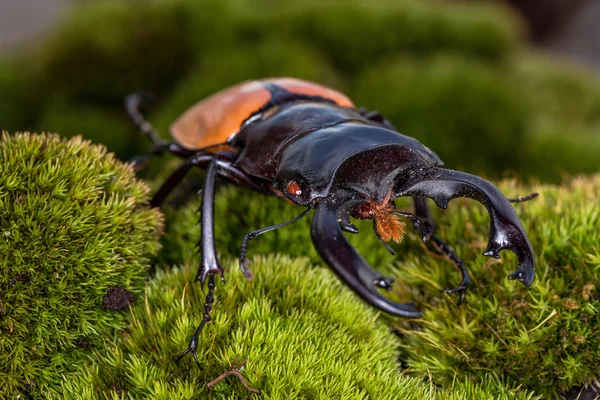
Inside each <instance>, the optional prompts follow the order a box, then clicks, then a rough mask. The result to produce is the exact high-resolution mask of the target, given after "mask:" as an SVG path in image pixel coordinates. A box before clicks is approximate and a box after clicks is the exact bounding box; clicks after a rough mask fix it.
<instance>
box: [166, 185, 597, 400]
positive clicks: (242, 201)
mask: <svg viewBox="0 0 600 400" xmlns="http://www.w3.org/2000/svg"><path fill="white" fill-rule="evenodd" d="M499 186H500V189H501V190H502V191H503V193H505V194H506V195H507V196H508V197H517V196H519V195H523V194H527V193H531V192H533V191H535V192H539V193H540V197H538V198H537V199H535V200H532V201H530V202H527V203H522V204H516V205H515V209H516V210H517V212H518V214H519V215H520V218H521V220H522V222H523V225H524V227H525V230H526V232H528V235H529V237H530V239H531V241H532V244H533V246H534V250H535V252H536V257H537V262H538V265H537V277H536V281H535V282H534V284H533V286H532V287H531V288H530V289H525V288H524V287H523V286H522V285H521V284H520V283H518V282H515V281H509V280H507V279H506V277H507V276H508V275H509V273H510V272H512V270H514V268H515V266H516V257H514V255H513V254H512V253H510V252H508V253H507V252H503V253H502V257H503V258H502V259H501V260H491V259H489V258H487V257H484V256H482V255H481V253H482V252H483V251H484V250H485V247H486V244H487V235H488V229H489V222H488V221H489V219H488V218H489V217H488V215H487V212H486V210H485V209H484V208H483V207H482V206H481V205H479V204H478V203H475V202H473V201H469V200H465V199H458V200H454V201H452V202H450V205H449V208H448V210H445V211H442V210H439V209H437V208H436V207H435V206H434V205H433V204H432V207H433V210H434V212H435V213H436V220H437V222H438V229H439V235H440V236H441V237H442V238H444V239H445V240H446V241H447V242H448V243H449V244H450V245H451V246H452V247H454V249H455V250H456V252H457V253H458V254H459V255H460V256H461V257H462V259H463V260H464V261H465V263H466V265H467V267H468V269H469V270H470V272H471V278H472V282H473V283H472V287H471V289H470V291H469V293H468V295H467V302H466V304H464V305H462V306H461V307H456V305H455V302H456V298H455V297H454V296H449V295H442V294H440V290H441V289H446V288H451V287H454V286H456V284H457V283H458V280H459V276H458V273H457V272H455V271H454V268H453V266H452V264H451V263H450V262H448V261H447V260H445V259H443V258H442V259H441V258H439V257H437V256H436V252H435V251H434V250H433V249H432V248H428V249H427V250H425V249H424V248H423V246H422V245H421V244H420V243H419V242H420V240H419V237H418V235H416V234H415V233H412V232H409V233H408V235H407V238H406V239H405V240H404V242H402V243H401V244H393V245H392V247H393V248H394V250H396V256H391V255H389V254H388V253H387V252H386V250H385V249H384V248H383V246H381V244H380V243H379V242H378V240H377V238H376V237H375V235H374V234H373V233H372V226H371V223H370V222H368V221H367V222H359V224H358V226H359V229H360V230H361V233H360V234H359V235H349V239H350V241H351V242H352V243H353V245H354V246H355V247H356V248H357V249H358V250H359V251H360V252H361V254H363V255H364V256H365V258H366V259H367V260H368V261H369V262H370V263H371V264H372V265H374V266H376V267H377V269H378V270H380V271H381V272H383V273H385V274H388V275H390V276H395V277H397V281H396V286H395V293H394V295H393V296H394V298H395V299H396V300H399V301H416V302H417V304H419V305H420V307H421V309H423V310H424V311H426V316H425V317H424V318H423V319H422V320H419V321H414V320H411V321H407V320H396V321H392V324H393V326H394V328H395V329H396V330H398V331H399V332H400V333H401V337H402V340H401V344H402V349H403V350H402V356H401V359H402V360H403V363H406V364H404V365H406V366H408V367H409V371H412V373H414V374H415V376H418V377H421V376H426V375H427V374H429V373H431V374H433V375H432V376H433V382H434V383H435V384H440V385H443V387H446V386H447V385H449V384H450V383H451V382H453V381H454V379H455V377H469V379H472V380H473V381H474V382H479V383H481V382H485V381H486V380H487V379H489V378H488V374H489V373H494V374H496V375H497V376H501V377H503V378H505V379H506V380H507V382H508V383H509V384H511V385H513V386H518V385H522V386H523V387H525V388H528V389H530V390H532V391H533V392H534V393H536V394H540V395H543V396H544V397H548V398H552V397H556V396H557V395H558V394H559V393H562V392H563V391H565V390H566V389H568V388H570V387H573V386H578V385H581V384H585V383H590V382H593V381H594V380H595V379H598V377H599V376H600V369H599V368H598V365H600V364H599V361H600V347H599V345H598V343H599V339H600V314H599V313H598V311H597V310H598V308H599V307H600V292H599V291H598V289H599V288H600V282H599V281H598V276H600V264H599V260H600V258H599V257H600V255H599V253H598V242H599V239H600V233H599V231H598V226H600V201H599V200H598V199H599V198H600V175H595V176H593V177H591V178H574V179H572V180H570V181H566V182H565V184H564V186H562V187H559V186H552V185H534V186H524V185H520V184H517V183H516V182H515V181H512V180H510V181H504V182H502V183H501V184H500V185H499ZM197 204H198V202H197V201H192V204H190V205H188V206H186V207H184V208H183V209H182V210H179V211H174V210H168V209H167V221H168V222H167V223H168V226H167V231H168V233H167V235H165V238H164V240H165V241H164V251H163V252H162V253H161V257H162V259H163V260H164V261H165V262H169V263H171V262H174V263H183V262H185V263H197V256H196V255H195V248H194V245H195V243H196V241H197V237H198V226H197V219H198V215H197V214H195V209H196V208H197ZM397 206H398V207H399V208H405V209H406V210H407V211H411V205H410V203H409V202H406V201H404V200H403V199H399V200H398V202H397ZM300 212H301V208H299V207H293V206H290V205H288V204H286V203H285V202H282V201H280V200H278V199H271V198H265V197H263V196H259V195H256V194H253V193H251V192H248V191H244V190H241V189H239V188H234V187H231V186H228V187H224V188H222V190H221V191H220V192H219V196H218V200H217V204H216V214H217V217H216V221H217V223H216V227H215V229H216V233H215V235H216V238H217V248H218V249H219V251H221V252H224V253H227V254H231V255H238V254H239V246H240V243H241V240H242V238H243V236H244V234H245V233H247V232H249V231H252V230H255V229H258V228H262V227H265V226H269V225H273V224H276V223H278V222H282V221H286V220H289V219H292V218H293V217H295V216H297V215H298V214H299V213H300ZM309 233H310V218H307V219H305V220H301V221H299V222H298V223H296V224H294V226H293V227H286V228H282V229H279V230H277V231H275V232H270V233H268V234H265V235H262V236H260V237H258V238H257V239H255V240H253V241H251V242H250V245H249V254H251V255H257V254H269V253H271V252H273V251H278V252H282V251H283V252H286V253H287V254H290V255H293V256H307V257H309V259H310V260H311V262H313V263H315V264H321V265H322V264H323V261H322V260H320V258H319V257H318V255H317V254H316V252H315V251H314V249H313V246H312V244H311V239H310V235H309Z"/></svg>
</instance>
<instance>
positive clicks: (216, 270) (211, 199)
mask: <svg viewBox="0 0 600 400" xmlns="http://www.w3.org/2000/svg"><path fill="white" fill-rule="evenodd" d="M217 168H218V167H217V161H216V160H214V161H212V162H211V163H210V164H209V165H208V169H207V170H206V178H205V181H204V189H203V190H202V194H201V195H202V204H201V205H200V212H201V215H200V222H201V226H200V243H199V245H200V249H201V252H202V261H201V263H200V268H199V269H198V274H197V275H196V280H197V281H200V283H201V284H202V285H204V282H205V281H206V278H207V277H208V276H209V275H215V274H221V275H223V268H221V265H220V263H219V259H218V257H217V249H216V247H215V236H214V230H215V181H216V179H217Z"/></svg>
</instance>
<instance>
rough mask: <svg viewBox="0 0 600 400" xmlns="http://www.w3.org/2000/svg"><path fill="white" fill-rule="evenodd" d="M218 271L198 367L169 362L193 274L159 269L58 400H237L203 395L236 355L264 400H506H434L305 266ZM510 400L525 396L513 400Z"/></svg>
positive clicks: (346, 299)
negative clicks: (65, 399)
mask: <svg viewBox="0 0 600 400" xmlns="http://www.w3.org/2000/svg"><path fill="white" fill-rule="evenodd" d="M226 264H227V267H228V268H227V269H228V275H227V276H228V280H227V283H226V284H220V285H219V290H218V291H217V301H216V303H215V307H214V310H213V314H212V315H213V317H214V320H213V323H212V324H211V325H208V326H207V327H206V328H205V331H204V332H203V334H202V336H201V338H200V343H199V353H198V356H199V359H200V360H201V361H200V362H201V364H202V367H201V368H198V367H197V366H196V365H195V364H194V362H193V360H192V359H191V357H189V356H188V357H187V358H186V359H184V360H183V361H182V362H181V363H180V364H176V363H175V362H174V357H175V356H176V355H177V354H178V353H180V352H181V351H182V350H183V349H185V348H186V347H187V342H188V340H189V336H190V334H191V333H192V332H193V331H194V329H195V328H196V325H197V324H198V322H199V321H200V319H201V311H200V310H201V308H202V304H203V302H204V292H203V291H202V290H199V286H198V285H195V284H192V282H193V278H194V276H195V264H193V266H192V267H189V266H186V267H185V268H183V269H175V270H172V271H170V272H163V271H160V272H159V273H158V276H157V278H156V279H155V280H153V281H152V282H151V283H150V284H149V285H148V287H147V289H146V297H145V300H146V301H145V304H138V305H136V306H135V307H134V308H133V309H132V313H131V318H130V321H131V325H130V327H129V328H128V330H127V335H126V336H124V337H121V338H119V339H117V341H116V342H114V343H112V342H108V341H107V343H106V348H105V349H104V350H102V351H101V352H99V353H98V354H97V356H96V359H95V361H93V362H90V365H89V366H88V368H87V369H85V370H84V371H82V373H81V374H80V375H79V376H78V377H77V378H76V379H74V380H70V381H65V382H64V385H63V389H64V392H65V393H69V396H70V397H71V398H86V399H95V398H106V397H112V398H134V399H135V398H148V397H152V398H169V399H196V398H209V397H210V398H215V399H225V398H227V399H231V398H236V399H237V398H248V397H249V395H250V393H249V392H248V391H246V389H244V387H243V386H242V384H241V383H240V382H239V381H238V380H237V378H234V377H232V378H228V379H225V380H223V381H221V382H220V383H219V384H217V385H216V386H214V387H213V388H212V389H208V388H206V387H205V385H204V383H205V382H208V381H210V380H212V379H214V378H215V377H217V376H218V375H220V374H221V373H222V372H224V371H227V370H229V369H231V367H230V365H231V364H232V363H233V362H234V360H235V359H236V358H238V357H239V359H240V360H243V359H246V358H247V359H248V362H247V364H246V365H245V367H244V369H242V374H243V375H244V376H245V378H246V380H247V381H248V384H249V385H250V386H252V387H255V388H259V389H260V390H261V392H262V393H261V398H265V399H306V398H335V399H338V398H339V399H342V398H344V399H368V398H371V399H373V398H377V399H398V398H402V399H423V398H440V399H441V398H448V394H449V393H454V392H456V393H463V392H464V393H475V394H477V396H475V397H473V398H474V399H487V398H489V396H490V391H491V390H493V392H492V393H499V394H502V395H503V396H504V398H513V397H508V394H509V393H510V392H511V391H510V390H509V388H507V387H505V386H504V385H502V384H501V382H499V380H497V379H495V380H494V379H491V381H490V383H488V385H487V387H485V388H481V387H477V386H476V385H472V384H466V383H461V382H460V380H459V381H457V382H456V384H455V386H454V387H453V388H452V389H451V390H448V391H443V393H444V394H442V392H441V391H440V392H438V391H437V390H436V389H435V388H434V387H433V386H431V385H430V384H429V383H427V382H423V381H421V380H418V379H415V378H409V377H406V376H404V375H401V374H400V373H399V371H398V369H397V365H396V357H397V348H396V346H395V344H394V341H395V339H394V336H393V335H392V334H391V332H390V331H389V328H388V327H387V326H386V324H384V323H383V322H382V321H381V320H380V319H378V318H377V316H378V314H376V312H375V311H374V310H372V309H370V308H369V307H367V306H366V305H364V304H362V303H361V302H360V301H359V300H357V299H356V298H355V297H354V296H353V294H351V293H350V292H349V291H347V290H345V289H343V287H342V285H341V284H340V283H339V282H338V281H337V280H336V279H335V277H334V276H333V275H332V274H331V273H330V272H328V271H326V270H325V269H323V268H314V267H313V266H311V265H310V264H308V263H307V260H305V259H296V260H292V259H289V258H287V257H273V256H270V257H255V258H253V266H254V269H255V271H256V278H255V280H253V281H251V282H247V281H245V280H244V279H243V277H242V276H241V273H240V272H239V271H238V269H237V267H236V264H235V263H230V262H227V263H226ZM187 265H189V264H187ZM503 396H500V397H499V398H502V397H503ZM454 398H458V397H456V396H455V397H454ZM515 398H521V399H525V398H527V394H526V393H524V392H522V391H521V392H516V394H515Z"/></svg>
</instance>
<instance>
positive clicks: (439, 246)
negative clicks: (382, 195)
mask: <svg viewBox="0 0 600 400" xmlns="http://www.w3.org/2000/svg"><path fill="white" fill-rule="evenodd" d="M413 200H414V203H415V213H416V215H417V216H419V217H420V218H421V220H422V221H423V224H424V225H425V227H424V228H423V227H421V232H423V229H425V230H426V231H427V232H428V233H427V235H428V236H429V238H430V239H431V241H432V242H433V243H435V245H436V250H437V251H439V252H440V253H441V254H443V255H444V256H446V257H447V258H449V259H450V260H451V261H452V262H453V263H454V265H456V266H457V267H458V270H459V271H460V283H459V284H458V286H457V287H455V288H453V289H445V290H444V291H443V292H444V293H456V292H458V293H459V298H458V304H459V305H460V304H461V303H462V302H463V301H464V299H465V293H466V291H467V289H468V287H469V283H470V281H471V279H470V277H469V271H468V270H467V267H466V266H465V263H464V262H463V260H462V259H461V258H460V257H459V256H458V255H457V254H456V253H455V252H454V250H453V249H452V248H451V247H450V246H448V245H447V244H446V242H445V241H444V240H442V239H441V238H440V237H438V236H436V234H435V222H434V221H433V217H432V216H431V211H430V210H429V206H428V205H427V199H426V198H425V197H421V196H415V197H414V198H413Z"/></svg>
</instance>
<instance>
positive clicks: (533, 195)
mask: <svg viewBox="0 0 600 400" xmlns="http://www.w3.org/2000/svg"><path fill="white" fill-rule="evenodd" d="M539 195H540V194H539V193H537V192H534V193H531V194H530V195H528V196H519V197H517V198H514V199H508V201H510V202H511V203H523V202H525V201H529V200H533V199H535V198H536V197H538V196H539Z"/></svg>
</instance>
